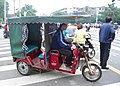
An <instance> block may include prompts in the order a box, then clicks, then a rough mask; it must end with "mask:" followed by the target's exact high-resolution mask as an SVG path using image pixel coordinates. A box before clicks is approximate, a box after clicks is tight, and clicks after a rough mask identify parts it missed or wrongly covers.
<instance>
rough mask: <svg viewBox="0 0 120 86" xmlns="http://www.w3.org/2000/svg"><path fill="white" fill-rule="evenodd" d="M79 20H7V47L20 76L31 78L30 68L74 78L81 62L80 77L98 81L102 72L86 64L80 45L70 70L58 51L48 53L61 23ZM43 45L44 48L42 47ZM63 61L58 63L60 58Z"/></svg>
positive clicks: (84, 54) (69, 17) (73, 18)
mask: <svg viewBox="0 0 120 86" xmlns="http://www.w3.org/2000/svg"><path fill="white" fill-rule="evenodd" d="M81 17H82V16H40V17H20V18H10V19H8V26H9V31H10V46H11V54H12V56H13V61H14V62H16V65H17V70H18V72H19V73H20V74H22V75H29V74H31V70H32V68H36V69H39V70H40V71H42V70H57V71H61V72H66V73H71V74H75V72H76V70H77V69H78V68H79V63H80V58H84V64H83V65H82V66H81V67H80V70H81V71H82V75H83V77H84V78H85V79H86V80H88V81H91V82H95V81H97V80H99V79H100V78H101V76H102V71H101V69H100V68H99V66H98V65H97V64H95V63H91V62H89V61H88V58H87V55H86V52H85V51H84V50H83V49H82V47H81V46H80V45H79V44H77V43H76V44H75V45H76V49H74V50H73V61H72V67H71V69H66V68H64V66H63V65H64V64H65V56H64V55H60V52H59V51H58V50H51V41H52V37H53V35H54V33H55V32H56V30H57V29H58V26H59V24H60V23H75V22H76V21H77V20H76V19H78V18H81ZM43 45H44V46H43ZM60 56H61V57H62V59H59V57H60Z"/></svg>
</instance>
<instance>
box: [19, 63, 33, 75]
mask: <svg viewBox="0 0 120 86" xmlns="http://www.w3.org/2000/svg"><path fill="white" fill-rule="evenodd" d="M17 70H18V72H19V73H20V74H22V75H29V74H30V73H31V66H29V65H28V64H26V62H24V61H19V62H17Z"/></svg>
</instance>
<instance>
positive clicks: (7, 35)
mask: <svg viewBox="0 0 120 86" xmlns="http://www.w3.org/2000/svg"><path fill="white" fill-rule="evenodd" d="M3 37H4V38H8V37H9V31H7V30H4V31H3Z"/></svg>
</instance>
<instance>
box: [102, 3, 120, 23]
mask: <svg viewBox="0 0 120 86" xmlns="http://www.w3.org/2000/svg"><path fill="white" fill-rule="evenodd" d="M100 14H101V16H100V19H101V20H103V19H105V18H106V17H107V16H109V17H112V18H113V22H118V23H119V22H120V8H117V7H115V3H112V4H108V7H106V8H105V11H104V12H101V13H100Z"/></svg>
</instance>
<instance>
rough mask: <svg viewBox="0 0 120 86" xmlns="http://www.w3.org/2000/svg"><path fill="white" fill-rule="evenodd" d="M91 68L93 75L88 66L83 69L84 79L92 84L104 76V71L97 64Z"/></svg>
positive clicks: (91, 65)
mask: <svg viewBox="0 0 120 86" xmlns="http://www.w3.org/2000/svg"><path fill="white" fill-rule="evenodd" d="M90 68H91V71H92V73H91V72H90V71H89V68H88V66H87V65H85V66H84V67H83V69H82V75H83V77H84V78H85V79H86V80H88V81H91V82H95V81H97V80H99V79H100V78H101V76H102V71H101V69H100V68H99V66H98V65H96V64H90Z"/></svg>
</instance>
